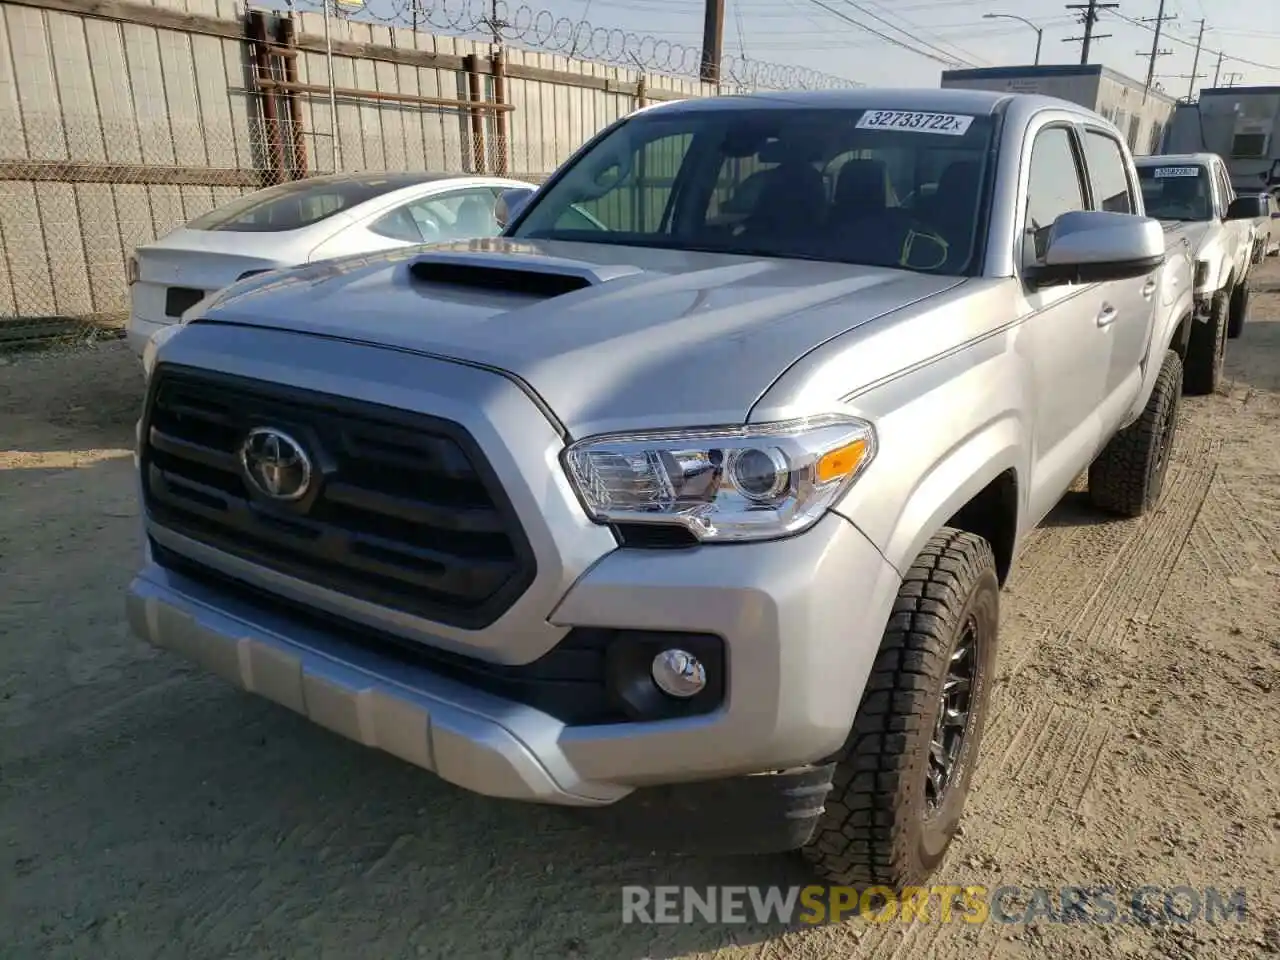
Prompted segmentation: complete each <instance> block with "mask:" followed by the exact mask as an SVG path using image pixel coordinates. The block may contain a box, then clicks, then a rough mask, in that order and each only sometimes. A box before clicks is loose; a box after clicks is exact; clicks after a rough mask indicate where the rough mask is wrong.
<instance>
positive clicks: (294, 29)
mask: <svg viewBox="0 0 1280 960" xmlns="http://www.w3.org/2000/svg"><path fill="white" fill-rule="evenodd" d="M330 30H331V43H332V50H333V57H332V64H333V86H334V88H335V96H334V102H335V103H336V106H337V118H336V119H337V123H336V137H335V136H334V133H335V125H334V117H333V111H332V109H331V107H330V102H331V101H330V91H329V84H330V79H329V71H328V63H329V56H328V55H327V53H326V43H325V39H324V20H323V17H322V16H321V15H320V14H316V13H303V14H295V15H293V16H291V17H289V16H286V17H281V16H279V15H277V14H274V13H269V12H261V11H249V12H246V11H245V9H244V8H243V7H242V6H240V5H239V4H237V3H234V2H232V0H157V4H156V5H154V6H152V5H148V4H145V3H129V2H122V0H0V339H5V338H13V337H27V336H31V335H33V334H35V333H38V332H40V331H41V330H43V329H45V328H52V329H56V328H59V327H65V325H66V324H67V322H68V321H71V322H73V323H90V324H93V325H99V326H100V325H107V326H111V325H119V324H120V323H121V322H122V321H123V318H124V316H125V315H126V313H127V310H128V304H127V287H126V284H125V277H124V260H125V257H126V256H127V255H128V253H129V252H131V250H132V249H133V248H134V247H135V246H137V245H138V244H141V243H145V242H147V241H149V240H152V239H154V238H155V237H157V236H160V235H163V234H164V233H166V232H167V231H168V230H170V229H172V228H173V227H175V226H178V225H179V224H181V223H183V222H184V221H186V220H189V219H190V218H192V217H194V216H197V215H199V214H201V213H203V212H205V211H206V210H208V209H210V208H212V207H213V206H215V205H216V204H219V203H221V202H224V201H225V200H227V199H229V198H231V197H234V196H236V195H238V194H240V193H243V192H244V191H246V190H250V189H256V188H258V187H260V186H263V185H266V184H269V183H273V182H278V181H280V180H285V179H293V178H300V177H306V176H312V175H315V174H317V173H327V172H331V171H333V170H334V169H335V162H336V168H337V169H339V170H448V171H459V172H479V171H484V172H490V173H509V174H511V175H513V176H519V177H523V178H526V179H537V178H539V177H541V176H544V175H545V174H546V173H547V172H549V171H551V170H553V169H554V168H555V167H556V166H557V165H558V164H559V163H560V162H561V161H562V160H564V159H565V158H566V157H567V156H568V155H569V153H570V152H571V151H572V150H574V149H575V148H576V147H577V146H578V145H579V144H581V143H582V142H583V141H584V140H585V139H586V138H587V137H589V136H590V135H591V134H592V133H594V132H595V131H596V130H598V129H599V128H600V127H602V126H604V125H605V124H607V123H609V122H611V121H612V120H614V119H616V118H617V117H619V116H621V115H624V114H625V113H627V112H629V111H631V110H632V109H634V108H635V107H637V106H638V105H641V104H643V103H645V102H648V101H650V100H658V99H680V98H684V97H689V96H700V95H707V94H714V93H715V92H716V90H715V88H714V87H709V86H706V85H703V84H699V83H696V82H691V81H685V80H680V79H676V78H670V77H655V76H652V75H650V76H648V77H646V76H643V75H641V74H640V73H638V72H637V71H631V70H626V69H622V68H617V67H610V66H604V65H601V64H594V63H587V62H583V61H576V60H569V59H567V58H565V57H559V56H552V55H549V54H539V53H533V52H526V51H519V50H514V49H502V50H498V49H495V48H492V47H491V46H490V45H489V44H486V43H473V42H471V41H467V40H461V39H455V38H451V37H438V36H433V35H431V34H426V33H421V32H415V31H412V30H408V29H397V28H391V27H380V26H373V25H370V24H362V23H355V22H351V21H349V20H345V19H341V18H333V19H332V20H331V22H330Z"/></svg>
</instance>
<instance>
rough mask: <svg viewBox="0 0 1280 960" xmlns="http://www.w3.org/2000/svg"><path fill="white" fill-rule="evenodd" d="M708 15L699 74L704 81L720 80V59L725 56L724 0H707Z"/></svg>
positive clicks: (703, 29)
mask: <svg viewBox="0 0 1280 960" xmlns="http://www.w3.org/2000/svg"><path fill="white" fill-rule="evenodd" d="M706 4H707V7H706V15H705V19H704V20H703V23H702V69H701V70H700V71H699V76H700V78H701V80H702V82H703V83H716V84H718V83H719V82H720V61H721V60H722V59H723V58H724V0H706Z"/></svg>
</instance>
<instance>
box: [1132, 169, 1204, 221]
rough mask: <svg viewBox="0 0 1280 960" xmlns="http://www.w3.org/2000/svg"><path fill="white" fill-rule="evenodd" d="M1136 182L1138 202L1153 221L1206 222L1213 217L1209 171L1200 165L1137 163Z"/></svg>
mask: <svg viewBox="0 0 1280 960" xmlns="http://www.w3.org/2000/svg"><path fill="white" fill-rule="evenodd" d="M1138 182H1139V183H1141V184H1142V203H1143V206H1145V207H1146V210H1147V216H1148V217H1155V218H1156V219H1157V220H1209V219H1212V217H1213V191H1212V189H1211V187H1210V185H1209V171H1208V170H1206V169H1205V168H1204V167H1202V166H1198V165H1195V164H1183V165H1180V166H1163V167H1161V166H1156V165H1155V164H1140V165H1139V166H1138Z"/></svg>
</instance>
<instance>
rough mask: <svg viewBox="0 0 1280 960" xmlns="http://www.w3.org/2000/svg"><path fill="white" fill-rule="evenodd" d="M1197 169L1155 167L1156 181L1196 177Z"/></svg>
mask: <svg viewBox="0 0 1280 960" xmlns="http://www.w3.org/2000/svg"><path fill="white" fill-rule="evenodd" d="M1198 176H1200V168H1199V167H1156V179H1157V180H1168V179H1170V178H1171V177H1198Z"/></svg>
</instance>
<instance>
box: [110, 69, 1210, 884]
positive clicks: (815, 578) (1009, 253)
mask: <svg viewBox="0 0 1280 960" xmlns="http://www.w3.org/2000/svg"><path fill="white" fill-rule="evenodd" d="M748 185H750V186H748ZM508 201H509V202H508V203H507V205H506V208H507V215H508V216H509V218H510V222H509V224H508V225H507V227H506V229H505V231H504V233H503V236H502V237H499V238H494V239H488V240H478V241H472V242H468V243H458V244H451V245H446V246H437V247H422V248H417V249H410V250H403V251H398V252H395V253H387V254H375V255H365V256H360V257H352V258H347V259H343V260H338V261H330V262H328V263H324V264H313V265H310V266H306V267H300V268H297V269H294V270H287V271H280V272H276V273H272V274H270V275H265V276H263V277H258V278H250V279H247V280H245V281H242V282H241V283H239V284H236V285H234V286H233V287H231V288H228V289H227V290H225V291H223V292H222V293H221V294H220V295H218V296H217V297H215V298H213V299H212V300H211V301H210V302H208V303H206V304H205V305H204V306H203V307H202V308H201V310H200V311H198V314H199V315H197V316H192V317H191V318H190V319H189V321H188V322H186V323H184V324H183V325H182V326H180V327H176V328H171V329H169V330H167V331H166V332H164V333H162V334H157V336H156V338H155V339H154V340H153V341H152V343H151V344H150V346H149V348H148V350H147V354H146V358H145V366H146V368H147V370H148V372H149V384H148V395H147V400H146V405H145V408H144V411H143V416H142V419H141V421H140V423H139V428H138V451H137V462H138V467H139V472H140V481H141V493H142V503H143V507H144V510H143V513H144V523H145V533H146V537H145V544H146V547H145V550H146V553H145V559H144V563H143V566H142V568H141V570H140V571H139V573H138V575H137V577H136V578H135V579H134V580H133V582H132V584H131V585H130V588H129V591H128V610H129V617H130V622H131V624H132V625H133V628H134V629H135V630H136V631H137V633H138V634H139V635H141V636H142V637H144V638H146V639H147V640H149V641H151V642H152V643H155V644H158V645H159V646H162V647H166V648H169V649H172V650H174V651H176V652H179V653H181V654H183V655H185V656H187V657H190V658H192V659H193V660H195V661H197V662H199V663H201V664H203V665H204V666H206V667H207V668H208V669H210V670H212V671H215V672H216V673H218V674H220V675H221V676H223V677H225V678H227V679H228V680H230V681H231V682H233V683H235V684H238V685H239V686H241V687H243V688H244V689H246V690H249V691H252V692H254V693H257V694H259V695H261V696H265V697H269V698H271V699H273V700H275V701H277V702H279V703H282V704H284V705H285V706H287V707H289V708H291V709H293V710H296V711H298V712H300V713H302V714H304V715H306V716H308V717H310V718H311V719H312V720H313V721H315V722H316V723H319V724H322V725H324V726H326V727H328V728H329V729H331V730H334V731H336V732H338V733H340V734H343V735H345V736H347V737H350V738H352V739H354V740H357V741H359V742H361V743H363V744H366V745H368V746H370V747H376V748H379V749H382V750H385V751H387V752H390V753H392V754H394V755H396V756H398V757H401V758H403V759H404V760H406V761H408V762H410V763H414V764H417V765H419V766H421V767H423V768H425V769H427V770H431V771H434V772H435V773H437V774H438V775H439V776H441V777H443V778H444V779H446V780H448V781H451V782H453V783H455V784H457V785H460V786H462V787H465V788H467V789H469V790H473V791H476V792H478V793H481V794H487V795H490V796H496V797H507V798H517V799H523V800H531V801H538V802H544V803H552V804H561V805H565V806H570V807H577V808H583V809H584V810H586V811H587V812H588V814H589V815H590V814H591V813H592V812H594V815H595V816H597V817H599V819H600V820H601V821H603V822H606V823H609V824H611V825H613V826H614V827H616V828H619V829H624V830H626V831H627V834H628V836H630V837H631V838H633V839H636V840H638V841H639V842H645V843H653V842H658V843H662V844H664V845H667V844H677V845H680V846H683V847H686V848H690V849H692V848H702V849H726V848H727V849H734V850H741V851H745V850H754V851H777V850H786V849H796V848H800V849H802V850H803V851H804V853H805V855H806V856H807V857H808V859H809V860H810V862H811V863H812V864H813V865H814V866H815V867H816V868H817V869H818V870H819V871H820V872H821V873H822V874H824V875H825V876H827V877H830V878H833V879H836V880H838V881H840V882H844V883H856V884H860V885H861V884H873V883H874V884H886V885H890V886H902V885H905V884H909V883H912V882H914V881H918V880H920V879H922V878H923V877H925V876H927V875H928V874H929V873H930V872H931V871H932V870H933V869H934V868H935V867H936V866H937V864H938V863H939V862H940V861H941V859H942V857H943V856H944V854H945V853H946V850H947V848H948V845H949V844H950V842H951V839H952V837H953V836H954V835H955V832H956V830H957V827H958V824H959V822H960V818H961V814H962V811H963V808H964V804H965V798H966V795H967V792H968V789H969V783H970V778H971V776H972V774H973V770H974V767H975V764H976V761H977V757H978V750H979V744H980V742H981V738H982V730H983V722H984V717H985V714H986V708H987V702H988V698H989V696H990V693H991V688H992V686H993V685H994V683H995V678H996V673H995V662H996V656H997V640H998V627H999V606H1000V593H999V590H1000V586H1001V584H1002V583H1003V582H1004V581H1005V580H1006V578H1007V577H1008V575H1009V572H1010V569H1011V567H1012V566H1013V564H1014V561H1015V557H1016V556H1017V553H1018V549H1019V546H1020V544H1021V543H1022V542H1023V538H1024V537H1025V536H1026V535H1027V533H1028V532H1029V531H1030V530H1032V528H1033V527H1035V525H1036V524H1037V523H1039V522H1040V520H1041V519H1042V518H1043V517H1044V516H1045V515H1046V514H1047V513H1048V512H1049V510H1050V509H1051V508H1052V507H1053V506H1054V505H1055V504H1056V503H1057V502H1058V500H1059V499H1060V498H1061V497H1062V495H1063V493H1064V492H1065V491H1066V490H1067V489H1068V487H1069V486H1070V485H1071V483H1072V482H1073V481H1074V480H1075V478H1076V477H1078V476H1079V475H1080V474H1081V473H1082V472H1084V471H1087V473H1088V479H1089V494H1090V496H1091V497H1092V499H1093V501H1094V503H1095V504H1096V505H1097V507H1098V508H1099V509H1102V510H1105V511H1109V512H1111V513H1114V514H1117V515H1120V516H1126V517H1134V516H1138V515H1141V514H1143V513H1144V512H1146V511H1148V510H1150V509H1151V508H1152V507H1153V506H1154V505H1155V504H1156V503H1157V502H1158V500H1159V498H1160V495H1161V491H1162V489H1163V486H1164V483H1165V476H1166V472H1167V469H1168V465H1169V457H1170V450H1171V448H1172V443H1173V437H1174V433H1175V430H1176V425H1177V412H1178V404H1179V398H1180V395H1181V383H1182V366H1183V358H1184V356H1185V355H1186V350H1187V345H1188V342H1189V338H1190V335H1191V328H1192V313H1193V304H1192V291H1191V280H1192V270H1191V259H1190V256H1189V252H1188V246H1187V244H1186V243H1184V242H1183V239H1182V238H1180V237H1176V236H1174V237H1169V236H1166V234H1165V232H1164V231H1163V230H1162V228H1161V226H1160V225H1159V223H1158V222H1156V221H1155V220H1152V219H1149V218H1147V217H1145V216H1144V215H1143V200H1142V194H1141V192H1140V190H1139V186H1138V176H1137V171H1136V170H1135V168H1134V164H1133V160H1132V157H1131V156H1130V154H1129V151H1128V149H1127V148H1126V146H1125V143H1124V140H1123V138H1122V137H1121V135H1120V134H1119V133H1118V131H1117V130H1116V129H1115V128H1114V127H1113V126H1112V125H1111V124H1109V123H1108V122H1106V121H1105V120H1103V119H1102V118H1101V117H1099V116H1097V115H1096V114H1093V113H1091V112H1089V111H1087V110H1085V109H1082V108H1080V107H1078V106H1075V105H1074V104H1070V103H1067V102H1064V101H1060V100H1054V99H1049V98H1043V97H1031V96H1018V95H1008V94H997V93H987V92H977V91H960V90H911V91H903V90H876V89H867V90H856V91H828V92H789V93H785V94H777V95H751V96H743V97H732V96H727V97H712V98H706V99H697V100H686V101H682V102H676V103H665V104H660V105H657V106H654V107H650V108H647V109H644V110H641V111H638V112H637V113H634V114H632V115H630V116H628V117H626V118H623V119H622V120H619V121H617V122H616V123H614V124H612V125H610V126H609V127H608V128H607V129H605V130H604V131H602V132H601V133H600V134H598V135H597V136H596V137H594V138H593V139H592V140H591V141H590V142H588V143H587V144H586V145H585V146H584V147H583V148H582V149H581V150H580V151H579V152H578V153H577V154H576V155H575V156H573V157H572V158H571V159H570V160H569V161H568V162H567V163H566V164H565V165H564V166H563V167H561V169H560V170H559V171H557V172H556V174H555V175H554V176H553V177H552V178H551V179H550V180H549V181H548V182H547V183H546V184H545V185H543V186H542V187H541V188H540V189H539V190H537V192H536V193H534V194H533V195H532V197H531V198H521V197H516V196H513V197H509V198H508Z"/></svg>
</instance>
